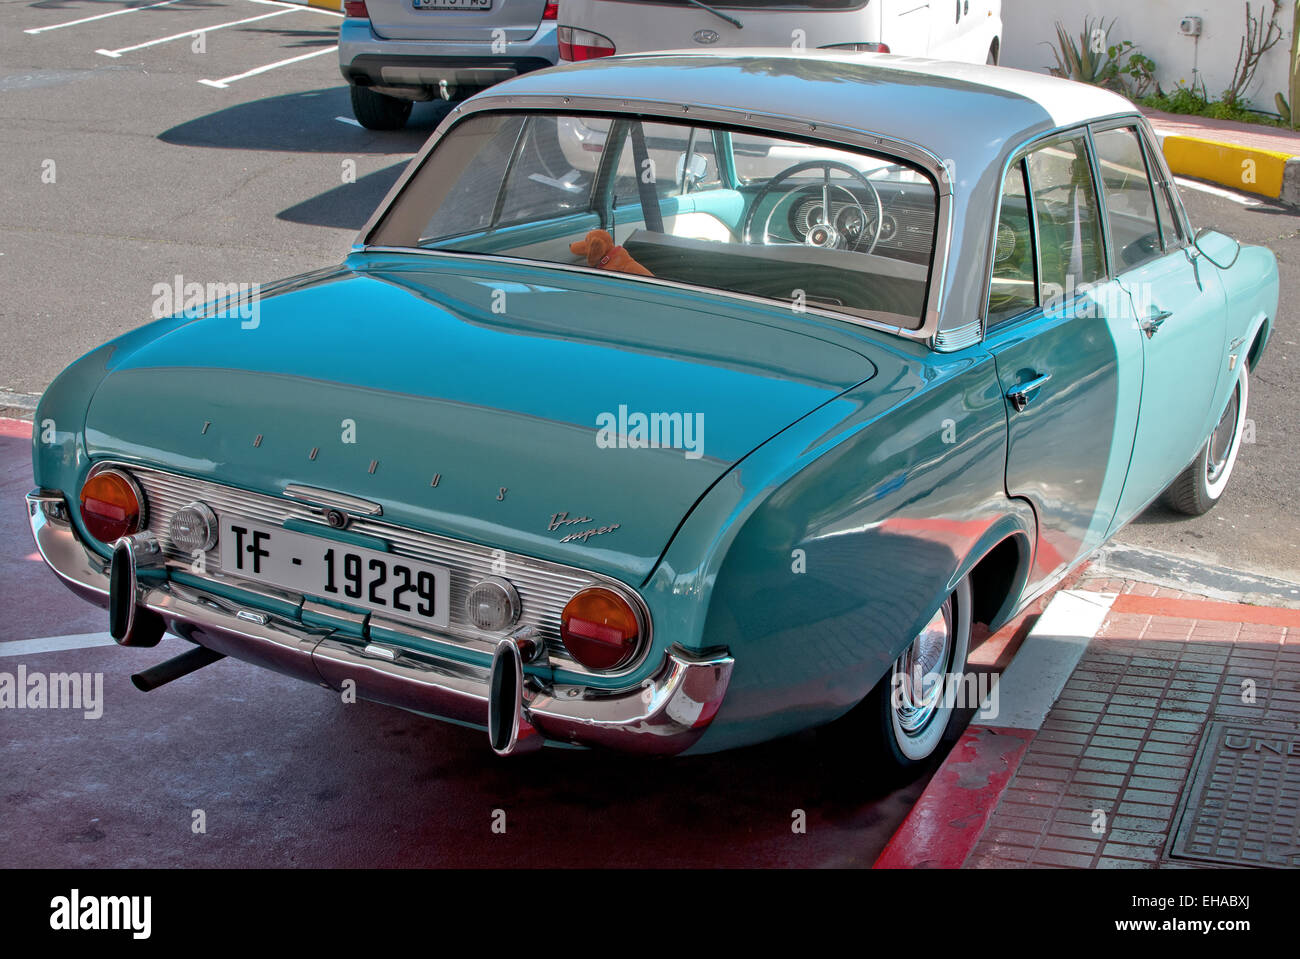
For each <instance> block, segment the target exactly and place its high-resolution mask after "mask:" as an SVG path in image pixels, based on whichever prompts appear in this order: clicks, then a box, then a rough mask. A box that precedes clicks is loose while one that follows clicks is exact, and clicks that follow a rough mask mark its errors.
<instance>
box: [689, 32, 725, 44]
mask: <svg viewBox="0 0 1300 959" xmlns="http://www.w3.org/2000/svg"><path fill="white" fill-rule="evenodd" d="M691 39H692V40H694V41H695V42H696V43H704V44H709V43H717V42H718V41H719V40H721V39H722V36H721V35H720V34H719V33H718V31H717V30H696V31H695V32H694V33H693V34H691Z"/></svg>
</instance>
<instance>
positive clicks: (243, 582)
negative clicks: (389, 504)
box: [94, 460, 654, 683]
mask: <svg viewBox="0 0 1300 959" xmlns="http://www.w3.org/2000/svg"><path fill="white" fill-rule="evenodd" d="M94 468H98V469H112V470H115V471H117V472H121V473H125V474H126V475H127V476H128V477H129V478H131V479H132V480H133V481H134V482H135V484H136V485H137V486H138V488H139V489H140V490H141V491H142V493H143V498H144V501H146V502H147V501H148V500H149V498H150V495H151V491H152V493H153V494H154V495H155V496H157V497H158V498H160V499H161V498H162V497H161V496H160V495H159V494H160V489H159V483H158V481H157V480H156V479H155V477H162V478H163V482H165V483H169V484H171V487H172V488H171V489H169V491H168V492H169V494H172V495H174V496H176V497H177V498H183V496H188V497H189V498H190V499H198V500H200V501H203V502H205V503H207V504H208V505H209V507H212V506H213V504H212V502H211V501H212V500H213V499H214V498H215V497H214V493H215V494H219V495H227V496H229V497H230V498H232V499H235V500H242V501H246V502H247V504H248V505H251V506H252V507H253V508H254V509H256V510H265V511H268V512H269V513H270V514H271V515H272V516H274V517H277V518H278V520H279V522H281V523H282V522H283V521H284V520H286V519H291V518H292V519H299V520H305V521H308V522H317V523H319V525H320V528H321V532H322V533H324V534H329V533H331V532H333V530H332V529H331V527H329V526H328V525H326V524H325V523H323V522H320V521H319V516H318V515H317V514H318V512H319V510H318V509H317V508H315V507H313V506H312V505H310V504H309V503H307V502H304V501H302V500H297V499H291V498H289V497H287V496H276V495H273V494H268V493H259V492H251V491H249V490H245V489H241V488H240V487H236V486H231V485H229V484H226V483H222V482H218V481H216V480H211V479H203V478H200V477H194V476H189V475H187V474H184V473H178V472H174V471H172V470H167V469H161V468H158V467H155V466H149V465H145V464H133V463H127V462H121V461H118V460H102V461H99V462H97V463H96V464H95V467H94ZM176 487H179V488H176ZM188 501H189V500H188V499H187V500H186V502H188ZM221 505H222V509H223V510H225V511H226V512H232V511H233V512H234V513H236V514H237V515H242V514H240V509H239V506H238V505H235V506H233V507H231V506H230V505H229V504H228V503H223V504H221ZM220 512H221V510H218V515H220ZM155 513H157V514H158V519H159V521H160V522H161V520H162V519H163V518H166V514H167V511H166V510H161V509H160V510H153V509H150V516H151V517H152V516H153V515H154V514H155ZM248 518H249V519H252V520H255V521H261V522H271V520H269V519H266V518H265V517H262V516H258V515H249V516H248ZM151 522H152V519H151ZM142 528H146V527H142ZM148 528H150V530H151V532H153V533H154V535H155V536H156V537H157V538H158V540H159V542H160V543H161V544H162V547H163V553H164V555H165V557H166V563H165V568H166V569H167V570H168V571H169V572H175V573H180V574H182V575H184V576H186V577H192V578H194V579H197V580H199V581H201V582H206V583H214V584H221V585H224V586H226V587H228V588H230V589H236V590H239V591H241V592H246V593H250V594H253V595H257V596H262V597H265V598H266V599H267V600H270V601H274V602H280V603H287V604H289V605H297V606H299V607H300V608H306V609H309V610H311V611H313V612H317V611H319V610H318V604H316V603H314V602H313V601H312V600H311V599H310V598H308V597H306V596H304V595H303V594H301V593H298V592H295V591H293V590H288V589H284V588H282V587H278V586H275V585H274V584H269V583H261V582H258V581H256V580H247V579H243V578H242V577H239V576H236V575H233V574H230V573H227V572H226V571H225V570H223V569H222V567H221V559H220V545H221V544H220V543H217V544H216V545H215V546H214V548H213V549H212V550H209V551H208V552H207V553H206V554H205V567H206V570H207V571H206V572H205V573H202V574H200V573H196V572H194V570H193V569H192V565H191V564H192V561H193V560H194V557H193V556H190V555H188V554H185V553H183V552H182V551H180V550H178V549H176V548H175V547H174V546H172V544H171V539H170V533H169V531H168V529H167V528H166V524H163V525H162V526H161V527H160V528H153V527H148ZM348 531H349V532H353V533H358V534H361V535H368V536H373V537H377V538H379V539H383V540H384V541H385V542H386V543H388V545H389V548H390V551H391V552H392V553H393V555H396V556H403V555H404V556H409V557H410V558H412V559H416V560H419V561H421V562H426V563H431V564H433V565H440V566H450V567H454V568H453V570H452V572H453V577H455V576H457V575H459V576H460V577H461V578H462V579H464V580H466V581H468V582H470V586H471V587H472V585H473V584H474V583H476V582H478V580H479V579H483V578H487V576H489V575H491V572H490V571H491V570H492V569H493V568H494V566H493V564H494V563H500V562H504V563H505V564H506V568H507V570H508V571H507V573H506V574H505V577H506V579H508V580H510V582H511V583H512V585H514V587H515V588H516V590H518V591H519V593H520V596H521V600H522V612H521V615H520V618H519V623H523V624H525V625H539V626H541V628H542V629H543V634H544V636H545V637H546V639H547V643H546V649H547V654H548V656H549V662H548V663H547V665H549V666H551V667H552V668H554V669H556V670H559V671H563V672H566V673H571V674H574V675H577V676H581V677H585V678H588V679H590V680H593V681H596V680H601V681H609V682H611V683H614V682H617V681H618V680H619V679H621V678H623V677H625V676H627V675H628V674H630V673H632V672H635V671H636V670H637V669H638V668H640V667H641V665H642V664H643V663H644V662H645V660H646V657H647V656H648V655H649V653H650V650H651V648H652V647H653V645H654V624H653V620H652V618H651V616H650V610H649V607H648V606H647V605H646V602H645V600H644V598H643V597H642V596H641V595H640V593H639V592H638V591H637V590H635V589H634V588H632V587H631V586H628V585H627V584H626V583H624V582H622V581H621V580H618V579H615V578H614V577H612V576H608V575H606V574H603V573H597V572H593V571H591V570H586V569H582V568H580V567H577V566H570V565H568V564H565V563H558V562H555V561H553V560H546V559H539V558H536V557H533V556H527V555H525V554H522V553H514V552H509V551H505V550H499V549H498V548H496V547H491V546H485V545H482V544H479V543H472V542H469V541H467V540H461V539H455V538H454V537H450V536H444V535H441V534H438V533H429V532H426V531H424V530H419V529H415V528H413V527H409V526H401V525H398V524H396V523H393V522H391V521H387V520H383V519H379V518H378V517H377V516H374V515H370V516H358V517H356V518H354V519H353V521H352V522H351V523H350V524H349V526H348ZM327 538H328V537H327ZM340 542H343V543H346V541H342V540H341V541H340ZM412 543H413V544H414V545H412ZM425 553H428V554H429V555H424V554H425ZM444 554H445V555H444ZM448 555H449V556H450V558H447V557H448ZM475 566H477V567H484V568H486V569H487V570H488V571H489V572H487V573H484V574H483V575H481V576H480V575H478V572H477V571H476V570H475V569H474V568H473V567H475ZM512 568H513V569H514V570H515V572H514V574H513V576H512V575H511V573H510V572H509V570H510V569H512ZM521 572H526V573H527V574H528V578H531V579H533V580H542V581H544V580H545V577H546V576H547V575H548V574H554V575H557V576H564V577H566V578H569V579H573V580H578V581H580V582H579V584H578V585H576V586H575V587H574V588H573V590H572V592H569V593H567V595H566V596H565V600H564V601H565V602H567V599H568V598H572V596H573V595H575V594H577V593H578V592H580V591H581V590H583V589H587V588H590V587H592V586H604V587H607V588H609V589H612V590H613V591H615V592H617V593H618V594H619V595H620V596H623V597H624V598H625V599H626V600H627V601H628V603H629V605H631V606H632V608H633V610H634V611H635V612H636V614H637V616H638V617H639V618H640V621H641V623H642V624H643V626H644V630H643V635H642V637H641V643H640V647H639V648H638V650H637V653H636V655H635V656H633V657H632V659H631V660H630V661H629V662H628V663H627V664H625V665H624V666H621V667H619V668H618V669H616V670H609V671H602V670H590V669H587V668H586V667H584V666H583V665H582V664H581V663H579V662H578V661H577V660H576V659H574V658H573V656H572V655H571V654H570V653H569V652H568V650H567V649H565V648H564V645H563V643H562V642H561V641H560V640H559V632H560V623H559V614H558V612H557V613H556V615H555V621H554V622H553V623H552V622H550V621H549V620H545V619H544V616H545V615H546V614H545V613H544V611H538V612H537V613H536V614H533V613H531V612H530V605H531V604H535V603H538V602H541V601H543V599H546V598H547V597H543V596H540V595H539V589H540V587H539V586H538V585H537V584H536V582H534V583H532V584H530V583H528V582H527V579H525V578H521V577H520V573H521ZM563 590H564V587H563V586H562V585H561V586H557V587H554V588H553V592H554V593H555V594H556V595H552V596H550V597H549V602H550V604H551V605H554V604H555V603H557V602H559V599H558V597H559V595H560V594H563ZM304 604H305V605H304ZM330 609H331V610H332V612H331V613H329V614H328V615H332V616H335V617H336V618H339V619H343V620H346V621H348V622H353V621H354V619H355V618H356V617H358V616H359V617H360V618H361V619H363V620H365V621H366V622H368V623H369V625H371V626H378V627H380V628H381V629H384V630H387V631H389V632H392V633H395V634H398V635H400V636H407V637H411V638H414V639H416V640H421V641H424V642H428V643H432V644H436V645H438V646H442V647H446V648H448V649H451V650H460V651H471V652H474V653H477V654H480V655H482V656H484V657H485V659H487V660H490V659H491V656H492V653H493V651H494V650H495V648H496V644H497V642H499V641H500V639H501V638H502V636H503V635H504V634H503V633H501V632H490V631H486V630H479V629H477V628H476V627H474V626H473V625H472V624H467V623H466V622H464V620H465V616H464V615H463V614H464V611H463V610H460V609H458V608H457V603H456V600H455V596H454V595H453V597H452V610H451V617H452V621H451V624H450V625H449V626H448V628H446V629H443V630H438V631H431V630H421V629H420V628H419V626H418V625H415V624H412V623H409V622H405V621H401V620H395V619H389V618H387V617H385V616H384V615H383V611H382V610H361V609H360V608H357V609H334V608H333V607H330ZM560 609H561V610H562V609H563V604H562V603H561V604H560ZM534 618H536V619H537V620H538V622H537V623H534V622H533V619H534ZM516 625H518V624H516ZM374 641H376V642H381V643H383V642H393V641H392V640H389V639H388V638H387V637H381V638H376V639H375V640H374ZM414 648H416V649H417V651H418V647H414Z"/></svg>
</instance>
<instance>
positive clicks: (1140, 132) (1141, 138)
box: [1092, 117, 1187, 279]
mask: <svg viewBox="0 0 1300 959" xmlns="http://www.w3.org/2000/svg"><path fill="white" fill-rule="evenodd" d="M1140 120H1141V118H1134V119H1125V118H1123V117H1115V118H1111V119H1109V120H1106V121H1104V122H1101V123H1094V124H1092V127H1093V130H1094V132H1095V133H1109V132H1110V131H1112V130H1132V131H1133V134H1134V136H1136V137H1137V141H1138V149H1139V150H1141V151H1142V157H1143V162H1144V164H1145V166H1146V171H1147V183H1148V185H1149V186H1150V187H1151V202H1152V204H1153V205H1154V206H1155V211H1156V228H1157V229H1160V228H1161V226H1162V223H1163V220H1164V218H1163V216H1162V215H1161V213H1160V204H1159V203H1158V202H1157V200H1156V195H1155V191H1156V190H1157V189H1161V190H1164V191H1165V193H1166V194H1169V193H1171V192H1172V191H1170V189H1169V184H1168V183H1166V182H1165V180H1164V172H1163V169H1162V168H1158V167H1155V165H1154V163H1153V160H1154V154H1153V153H1152V152H1151V144H1150V143H1149V142H1148V138H1147V136H1146V132H1145V129H1144V127H1143V124H1142V123H1141V122H1140ZM1096 161H1097V166H1098V168H1099V169H1100V166H1101V154H1100V153H1098V154H1097V158H1096ZM1101 192H1102V195H1103V200H1104V198H1105V192H1106V191H1105V189H1104V188H1103V189H1102V191H1101ZM1169 206H1170V209H1172V210H1173V211H1174V217H1175V218H1176V219H1178V218H1179V217H1180V215H1181V211H1180V208H1179V207H1178V206H1177V205H1175V204H1174V201H1173V199H1172V198H1170V200H1169ZM1106 212H1107V216H1106V221H1107V227H1108V228H1109V222H1110V210H1109V207H1107V211H1106ZM1175 232H1177V233H1178V236H1179V242H1178V244H1177V245H1175V246H1169V247H1167V246H1165V238H1164V231H1163V230H1161V233H1160V249H1161V253H1160V255H1159V256H1153V257H1151V258H1150V259H1148V260H1145V261H1143V262H1142V263H1139V264H1138V265H1137V266H1126V267H1124V269H1123V272H1124V273H1128V272H1130V271H1132V270H1137V269H1141V268H1142V267H1144V266H1149V265H1150V264H1152V263H1154V262H1155V261H1156V260H1158V259H1160V258H1161V257H1163V256H1168V255H1169V254H1170V253H1174V252H1177V251H1178V250H1181V249H1183V248H1184V247H1185V246H1187V231H1186V230H1185V229H1184V228H1183V224H1182V223H1178V224H1177V225H1176V228H1175ZM1107 247H1108V248H1109V242H1108V243H1107ZM1118 276H1119V274H1118V273H1117V274H1116V275H1115V276H1113V277H1112V279H1117V278H1118Z"/></svg>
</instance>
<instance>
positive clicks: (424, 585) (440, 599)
mask: <svg viewBox="0 0 1300 959" xmlns="http://www.w3.org/2000/svg"><path fill="white" fill-rule="evenodd" d="M221 569H222V571H223V572H225V573H226V574H228V575H234V576H241V577H243V578H245V579H250V580H254V581H256V582H260V583H268V584H270V585H272V586H282V587H284V588H286V589H291V590H293V591H294V592H297V593H304V594H307V595H309V596H316V597H319V598H321V599H328V600H333V601H334V602H338V603H344V604H346V605H348V606H359V607H362V608H364V609H369V610H373V611H375V612H377V613H382V614H383V615H385V616H388V617H391V618H394V619H400V620H405V621H407V622H411V623H418V624H420V625H421V626H426V627H445V626H446V625H447V623H448V621H449V619H450V610H449V609H448V604H449V601H450V595H451V572H450V571H449V570H448V569H447V568H446V567H445V566H433V565H430V564H429V563H421V562H418V561H416V560H412V559H407V558H406V557H404V556H395V555H393V554H392V553H381V552H380V551H379V550H375V549H366V548H365V547H363V546H352V545H350V544H348V543H342V542H338V541H337V540H331V539H325V538H323V537H320V536H309V535H307V534H306V533H295V532H293V531H291V530H287V529H280V528H279V527H276V526H265V525H263V524H261V523H254V522H251V521H249V520H246V519H242V518H241V517H238V516H227V517H226V518H225V519H223V520H222V522H221Z"/></svg>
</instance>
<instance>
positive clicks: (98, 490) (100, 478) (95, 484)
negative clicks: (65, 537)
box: [81, 470, 144, 543]
mask: <svg viewBox="0 0 1300 959" xmlns="http://www.w3.org/2000/svg"><path fill="white" fill-rule="evenodd" d="M143 518H144V501H143V499H142V498H141V495H140V490H139V487H137V486H136V485H135V483H133V482H132V481H131V479H130V478H129V477H128V476H127V475H126V474H125V473H120V472H118V471H117V470H101V471H99V472H98V473H95V474H94V475H93V476H91V477H90V478H89V479H88V480H86V485H84V486H83V487H81V521H82V523H84V524H85V526H86V532H87V533H89V534H90V535H91V536H93V537H95V539H97V540H99V541H100V542H101V543H113V542H116V541H117V540H119V539H121V538H122V537H123V536H130V535H131V534H132V533H138V532H139V531H140V528H141V526H142V525H143V522H142V520H143Z"/></svg>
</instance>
